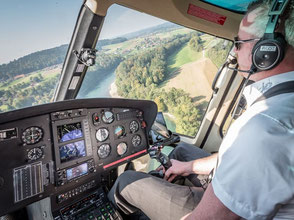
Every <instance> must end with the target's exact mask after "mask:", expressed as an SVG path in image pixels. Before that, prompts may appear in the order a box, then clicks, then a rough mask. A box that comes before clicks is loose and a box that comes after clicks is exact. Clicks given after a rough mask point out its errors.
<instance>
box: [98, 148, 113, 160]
mask: <svg viewBox="0 0 294 220" xmlns="http://www.w3.org/2000/svg"><path fill="white" fill-rule="evenodd" d="M110 150H111V148H110V145H109V144H102V145H101V146H100V147H99V148H98V151H97V154H98V156H99V157H100V158H101V159H104V158H106V157H108V156H109V154H110Z"/></svg>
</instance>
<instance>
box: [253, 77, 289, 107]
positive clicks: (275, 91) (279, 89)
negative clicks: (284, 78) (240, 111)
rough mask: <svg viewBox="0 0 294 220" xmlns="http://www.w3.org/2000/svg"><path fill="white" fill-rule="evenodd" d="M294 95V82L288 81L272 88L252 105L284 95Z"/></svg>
mask: <svg viewBox="0 0 294 220" xmlns="http://www.w3.org/2000/svg"><path fill="white" fill-rule="evenodd" d="M292 92H293V93H294V81H288V82H284V83H280V84H278V85H276V86H274V87H272V88H270V89H269V90H268V91H266V92H265V93H264V94H263V95H262V96H260V97H259V98H258V99H256V100H255V101H254V102H253V103H252V104H251V106H252V105H254V104H255V103H256V102H259V101H262V100H265V99H268V98H270V97H273V96H276V95H280V94H284V93H292Z"/></svg>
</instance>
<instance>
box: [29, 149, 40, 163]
mask: <svg viewBox="0 0 294 220" xmlns="http://www.w3.org/2000/svg"><path fill="white" fill-rule="evenodd" d="M42 156H43V150H42V149H41V148H39V147H35V148H32V149H30V150H29V151H28V159H29V160H38V159H40V158H41V157H42Z"/></svg>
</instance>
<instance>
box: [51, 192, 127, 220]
mask: <svg viewBox="0 0 294 220" xmlns="http://www.w3.org/2000/svg"><path fill="white" fill-rule="evenodd" d="M53 218H54V219H55V220H61V219H66V220H67V219H68V220H76V219H77V220H78V219H81V220H82V219H89V220H90V219H93V220H115V219H122V217H121V215H120V214H119V213H118V211H117V210H116V209H115V207H114V206H113V205H112V204H111V202H110V201H109V200H108V199H107V196H106V194H105V191H104V190H103V189H102V188H101V187H100V188H99V189H98V190H96V191H94V192H92V193H91V194H89V195H87V196H85V197H84V198H82V199H80V200H78V201H76V202H74V203H72V204H70V205H68V206H66V207H64V208H62V209H60V210H59V211H57V212H54V213H53Z"/></svg>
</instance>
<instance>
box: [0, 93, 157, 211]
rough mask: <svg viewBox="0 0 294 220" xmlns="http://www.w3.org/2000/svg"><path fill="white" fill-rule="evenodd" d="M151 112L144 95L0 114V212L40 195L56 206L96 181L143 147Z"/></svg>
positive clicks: (152, 116) (152, 107)
mask: <svg viewBox="0 0 294 220" xmlns="http://www.w3.org/2000/svg"><path fill="white" fill-rule="evenodd" d="M156 113H157V110H156V105H155V103H153V102H150V101H138V100H122V99H121V100H120V99H90V100H71V101H64V102H59V103H50V104H46V105H42V106H34V107H30V108H27V109H22V110H17V111H15V112H13V113H9V114H8V113H2V114H0V119H1V121H3V122H4V123H1V124H0V197H1V198H5V199H3V200H1V201H0V216H1V215H4V214H6V213H7V212H9V211H12V210H16V209H18V208H20V207H23V206H26V205H28V204H30V203H33V202H35V201H38V200H40V199H42V198H44V197H46V196H50V197H51V203H52V204H51V205H52V207H53V209H59V208H61V207H62V206H64V205H66V204H67V203H68V202H72V200H73V199H76V198H79V197H80V196H82V195H84V193H85V192H87V191H88V190H92V189H94V188H95V187H100V185H101V184H100V182H99V181H100V180H101V181H102V180H103V176H101V175H102V173H104V174H103V175H105V173H106V174H107V172H110V171H111V169H113V168H116V167H117V166H119V165H120V164H122V163H125V162H127V161H129V160H130V159H135V158H137V157H139V156H142V155H144V154H146V153H147V151H146V149H147V148H148V147H149V146H148V139H147V138H148V136H147V134H148V132H149V130H150V128H151V125H152V123H153V121H154V119H155V116H156ZM101 183H102V182H101ZM65 192H66V193H65Z"/></svg>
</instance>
